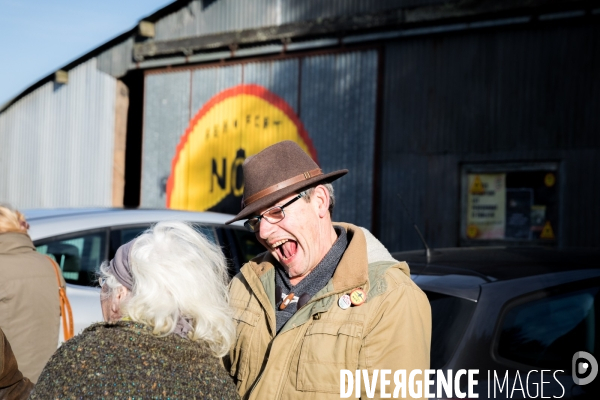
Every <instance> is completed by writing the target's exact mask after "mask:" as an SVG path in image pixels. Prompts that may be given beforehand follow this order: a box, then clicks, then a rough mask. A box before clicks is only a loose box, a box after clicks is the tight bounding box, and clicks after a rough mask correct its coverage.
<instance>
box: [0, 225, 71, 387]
mask: <svg viewBox="0 0 600 400" xmlns="http://www.w3.org/2000/svg"><path fill="white" fill-rule="evenodd" d="M58 296H59V295H58V282H57V280H56V274H55V272H54V268H53V267H52V264H51V263H50V260H48V258H47V257H45V256H44V255H42V254H40V253H38V252H37V251H35V247H34V246H33V243H32V242H31V239H30V238H29V236H28V235H26V234H22V233H12V232H11V233H0V327H1V328H2V330H3V331H4V334H5V335H6V337H7V339H8V341H9V342H10V344H11V346H12V350H13V352H14V354H15V357H16V359H17V362H18V363H19V369H20V370H21V372H22V373H23V375H24V376H25V377H27V378H29V379H30V380H31V381H32V382H34V383H35V382H36V381H37V379H38V376H39V375H40V373H41V372H42V368H44V365H45V364H46V362H47V361H48V359H49V358H50V356H51V355H52V354H53V353H54V352H55V351H56V347H57V345H58V331H59V323H60V304H59V297H58Z"/></svg>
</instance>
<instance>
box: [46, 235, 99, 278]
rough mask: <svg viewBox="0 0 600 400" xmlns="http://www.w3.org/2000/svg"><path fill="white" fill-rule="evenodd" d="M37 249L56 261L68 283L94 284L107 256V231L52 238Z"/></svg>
mask: <svg viewBox="0 0 600 400" xmlns="http://www.w3.org/2000/svg"><path fill="white" fill-rule="evenodd" d="M36 249H37V251H38V252H40V253H42V254H46V255H48V256H50V257H51V258H53V259H54V260H55V261H56V263H57V264H58V265H59V267H60V269H61V270H62V274H63V277H64V278H65V281H67V282H68V283H72V284H76V285H85V286H94V285H95V283H96V271H97V270H98V268H99V267H100V264H101V263H102V261H104V259H105V258H106V231H104V230H103V231H98V232H94V233H85V234H76V235H73V236H69V237H62V238H60V239H57V240H52V239H51V240H48V241H44V242H41V243H39V244H38V245H37V246H36Z"/></svg>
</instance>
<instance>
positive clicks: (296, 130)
mask: <svg viewBox="0 0 600 400" xmlns="http://www.w3.org/2000/svg"><path fill="white" fill-rule="evenodd" d="M282 140H292V141H294V142H296V143H297V144H298V145H299V146H300V147H301V148H302V149H303V150H304V151H305V152H306V153H307V154H309V155H310V156H311V157H312V158H313V160H315V162H317V154H316V151H315V149H314V147H313V145H312V141H311V140H310V138H309V137H308V134H307V132H306V130H305V129H304V126H303V125H302V122H301V121H300V119H299V118H298V116H297V115H296V113H295V112H294V110H293V109H292V108H291V107H290V106H289V105H288V104H287V103H286V102H285V101H284V100H283V99H282V98H280V97H279V96H277V95H275V94H274V93H272V92H270V91H268V90H267V89H265V88H264V87H262V86H258V85H239V86H235V87H233V88H230V89H227V90H224V91H222V92H220V93H219V94H217V95H216V96H214V97H213V98H211V99H210V100H209V101H208V102H207V103H206V104H205V105H204V106H203V107H202V108H201V109H200V111H198V113H197V114H196V116H195V117H194V118H193V119H192V120H191V121H190V124H189V126H188V128H187V129H186V131H185V134H184V135H183V136H182V138H181V140H180V142H179V145H178V146H177V149H176V151H175V157H174V158H173V162H172V166H171V175H170V176H169V180H168V182H167V207H168V208H176V209H181V210H194V211H204V210H212V211H219V212H229V213H237V212H238V211H239V208H240V201H241V196H242V194H243V192H244V180H243V176H242V163H243V162H244V160H245V159H246V158H247V157H249V156H251V155H254V154H256V153H258V152H260V151H261V150H263V149H264V148H266V147H268V146H270V145H272V144H275V143H277V142H280V141H282Z"/></svg>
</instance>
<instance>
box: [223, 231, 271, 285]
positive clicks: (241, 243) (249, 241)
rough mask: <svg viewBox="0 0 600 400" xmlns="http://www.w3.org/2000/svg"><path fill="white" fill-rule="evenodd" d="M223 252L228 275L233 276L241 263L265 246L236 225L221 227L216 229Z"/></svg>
mask: <svg viewBox="0 0 600 400" xmlns="http://www.w3.org/2000/svg"><path fill="white" fill-rule="evenodd" d="M217 231H218V235H219V242H220V244H221V247H222V249H223V254H224V255H225V257H226V258H227V267H228V269H229V275H230V276H232V277H233V276H235V275H236V274H237V273H238V272H239V271H240V268H241V267H242V265H244V264H245V263H246V262H248V261H250V260H251V259H253V258H254V257H256V256H257V255H258V254H260V253H263V252H264V251H265V248H264V247H263V246H262V245H261V244H260V243H259V242H258V240H256V235H255V234H254V233H252V232H248V231H247V230H245V229H243V228H238V227H233V226H232V227H223V228H220V229H218V230H217Z"/></svg>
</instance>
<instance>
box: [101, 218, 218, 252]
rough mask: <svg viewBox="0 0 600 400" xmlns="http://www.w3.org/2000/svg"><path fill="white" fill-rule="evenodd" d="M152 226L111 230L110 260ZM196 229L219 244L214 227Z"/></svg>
mask: <svg viewBox="0 0 600 400" xmlns="http://www.w3.org/2000/svg"><path fill="white" fill-rule="evenodd" d="M150 226H151V225H150V224H144V225H138V226H130V227H126V228H112V229H111V230H110V250H109V253H108V258H109V259H111V258H113V257H114V256H115V252H116V251H117V249H118V248H119V246H121V245H122V244H125V243H127V242H130V241H131V240H133V239H135V238H136V237H138V236H139V235H141V234H142V233H144V231H145V230H146V229H148V228H150ZM192 226H193V227H194V229H196V230H197V231H198V232H200V233H201V234H203V235H204V236H205V237H206V238H207V239H208V240H210V241H211V242H213V243H216V244H218V242H217V239H216V235H215V230H214V228H213V227H212V226H206V225H197V224H193V225H192Z"/></svg>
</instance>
